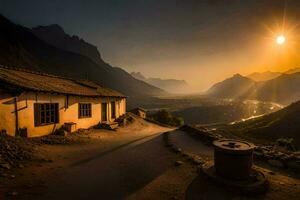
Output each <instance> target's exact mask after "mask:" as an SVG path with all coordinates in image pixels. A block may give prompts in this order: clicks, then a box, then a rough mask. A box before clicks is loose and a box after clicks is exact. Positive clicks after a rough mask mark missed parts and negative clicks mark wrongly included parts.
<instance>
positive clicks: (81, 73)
mask: <svg viewBox="0 0 300 200" xmlns="http://www.w3.org/2000/svg"><path fill="white" fill-rule="evenodd" d="M53 27H54V28H53ZM42 29H43V27H39V28H38V30H39V31H34V30H31V29H28V28H26V27H23V26H20V25H16V24H14V23H12V22H10V21H9V20H8V19H6V18H5V17H3V16H2V15H0V64H1V65H6V66H11V67H19V68H26V69H30V70H37V71H42V72H46V73H51V74H57V75H63V76H67V77H71V78H75V79H89V80H91V81H95V82H97V83H98V84H101V85H103V86H106V87H109V88H112V89H115V90H118V91H120V92H122V93H124V94H125V95H129V96H148V95H163V94H165V92H164V91H163V90H161V89H159V88H157V87H154V86H152V85H149V84H147V83H145V82H143V81H140V80H137V79H135V78H133V77H132V76H131V75H130V74H129V73H127V72H126V71H124V70H123V69H121V68H117V67H112V66H110V65H109V64H107V63H106V62H105V61H103V60H102V59H101V57H100V53H99V52H98V53H97V52H96V51H97V49H95V48H94V47H93V45H89V44H88V43H86V42H84V41H83V40H81V39H78V38H76V37H74V36H72V37H71V38H70V36H68V35H67V34H65V36H64V37H62V34H63V32H64V31H63V30H61V28H60V27H58V26H55V25H54V26H51V28H49V27H47V28H46V29H48V31H49V30H50V29H51V31H52V32H53V33H49V34H46V33H45V32H47V30H46V29H44V30H43V31H42ZM35 30H37V29H35ZM51 31H50V32H51ZM33 32H35V33H33ZM38 32H43V35H47V39H46V36H40V37H37V35H38ZM54 33H55V34H54ZM56 34H59V35H61V36H59V40H60V41H61V42H62V43H64V44H68V45H66V46H63V45H61V44H58V43H56V42H53V41H55V40H56ZM51 37H53V38H52V39H50V38H51ZM63 38H64V39H63ZM72 38H73V39H72ZM64 40H65V42H64ZM51 41H52V42H53V43H52V42H51ZM72 41H73V42H72ZM83 52H84V53H83Z"/></svg>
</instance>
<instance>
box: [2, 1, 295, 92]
mask: <svg viewBox="0 0 300 200" xmlns="http://www.w3.org/2000/svg"><path fill="white" fill-rule="evenodd" d="M284 10H285V12H284ZM0 13H2V14H4V15H5V16H6V17H8V18H9V19H11V20H12V21H14V22H16V23H19V24H22V25H25V26H28V27H32V26H37V25H49V24H59V25H61V26H62V27H63V28H64V29H65V31H66V32H67V33H69V34H76V35H79V36H80V37H82V38H84V39H85V40H86V41H88V42H90V43H93V44H95V45H97V46H98V49H99V51H100V52H101V54H102V57H103V58H104V60H105V61H107V62H109V63H110V64H111V65H113V66H119V67H122V68H124V69H126V70H127V71H129V72H132V71H140V72H142V73H143V74H144V75H146V76H148V77H149V76H152V77H160V78H177V79H185V80H186V81H187V82H188V83H189V84H190V85H191V86H193V87H194V88H196V89H197V90H203V89H206V88H207V87H209V86H210V85H211V84H212V83H214V82H216V81H219V80H222V79H224V78H225V77H228V76H230V75H232V74H234V73H242V74H248V73H251V72H254V71H266V70H273V71H284V70H285V69H288V68H290V67H297V66H300V65H299V60H300V59H299V56H298V49H299V46H298V45H297V43H298V41H299V40H298V38H297V37H299V28H298V27H297V23H299V19H300V1H297V0H294V1H292V0H289V1H283V0H278V1H277V0H222V1H221V0H220V1H219V0H107V1H101V0H19V1H16V0H0ZM284 13H286V14H285V16H286V17H285V20H284V21H285V28H284V30H283V31H285V32H286V33H285V34H286V35H288V36H287V43H286V44H284V45H282V46H278V45H276V44H275V42H274V38H275V37H276V35H277V34H279V33H280V32H282V30H280V29H281V27H282V24H283V18H284V17H283V16H284Z"/></svg>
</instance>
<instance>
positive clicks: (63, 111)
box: [0, 67, 126, 137]
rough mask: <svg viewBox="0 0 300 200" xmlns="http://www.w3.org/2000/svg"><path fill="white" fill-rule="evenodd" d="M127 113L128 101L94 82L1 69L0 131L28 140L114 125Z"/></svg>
mask: <svg viewBox="0 0 300 200" xmlns="http://www.w3.org/2000/svg"><path fill="white" fill-rule="evenodd" d="M125 113H126V97H125V96H124V95H123V94H121V93H119V92H117V91H114V90H112V89H109V88H105V87H102V86H100V85H98V84H96V83H94V82H91V81H77V80H72V79H68V78H63V77H59V76H54V75H49V74H43V73H38V72H31V71H27V70H21V69H9V68H5V67H0V131H1V130H2V131H5V132H6V133H7V134H9V135H12V136H14V135H18V134H20V132H22V134H23V135H24V133H25V136H27V137H36V136H42V135H47V134H50V133H53V132H54V131H55V130H56V129H59V128H61V127H62V126H64V125H67V126H70V125H72V126H73V128H72V130H77V129H80V128H90V127H92V126H94V125H96V124H98V123H99V122H100V123H107V124H110V123H113V122H114V121H115V120H116V119H118V118H119V117H120V116H122V115H124V114H125Z"/></svg>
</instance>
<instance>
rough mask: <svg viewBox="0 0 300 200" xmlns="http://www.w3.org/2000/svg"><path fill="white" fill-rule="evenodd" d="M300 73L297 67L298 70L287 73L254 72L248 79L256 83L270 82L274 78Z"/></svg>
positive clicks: (294, 69)
mask: <svg viewBox="0 0 300 200" xmlns="http://www.w3.org/2000/svg"><path fill="white" fill-rule="evenodd" d="M298 72H300V68H298V67H296V68H292V69H289V70H287V71H285V72H271V71H266V72H261V73H260V72H254V73H252V74H249V75H247V76H246V77H247V78H251V79H252V80H254V81H258V82H260V81H268V80H271V79H274V78H277V77H279V76H281V75H283V74H294V73H298Z"/></svg>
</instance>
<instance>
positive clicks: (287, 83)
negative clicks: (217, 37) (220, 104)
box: [206, 72, 300, 105]
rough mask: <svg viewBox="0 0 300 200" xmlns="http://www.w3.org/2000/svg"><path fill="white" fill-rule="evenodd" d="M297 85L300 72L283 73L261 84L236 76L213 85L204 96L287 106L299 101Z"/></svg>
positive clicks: (299, 94) (299, 93)
mask: <svg viewBox="0 0 300 200" xmlns="http://www.w3.org/2000/svg"><path fill="white" fill-rule="evenodd" d="M299 85H300V72H298V73H293V74H285V73H284V74H282V75H280V76H278V77H277V78H273V79H271V80H268V81H262V82H256V81H253V80H252V79H250V78H247V77H244V76H241V75H239V74H236V75H234V76H233V77H231V78H228V79H226V80H224V81H221V82H219V83H216V84H215V85H213V86H212V87H211V88H210V89H209V90H208V91H207V92H206V95H208V96H213V97H219V98H230V99H251V100H260V101H272V102H276V103H280V104H285V105H288V104H290V103H292V102H295V101H298V100H300V89H299Z"/></svg>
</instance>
